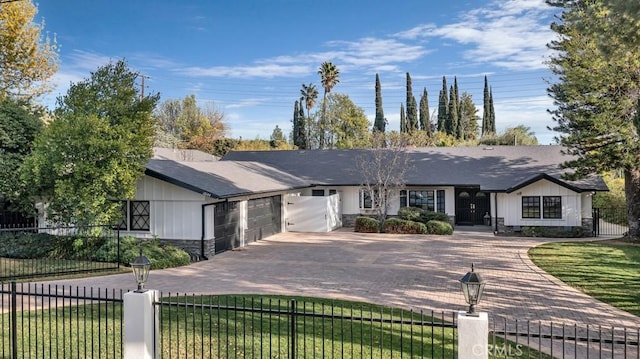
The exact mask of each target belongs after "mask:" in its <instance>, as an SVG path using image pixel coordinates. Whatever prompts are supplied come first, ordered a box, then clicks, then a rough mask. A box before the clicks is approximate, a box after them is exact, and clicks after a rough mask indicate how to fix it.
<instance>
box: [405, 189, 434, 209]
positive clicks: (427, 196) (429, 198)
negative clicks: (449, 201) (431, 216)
mask: <svg viewBox="0 0 640 359" xmlns="http://www.w3.org/2000/svg"><path fill="white" fill-rule="evenodd" d="M409 207H418V208H422V209H425V210H427V211H435V196H434V192H433V191H409Z"/></svg>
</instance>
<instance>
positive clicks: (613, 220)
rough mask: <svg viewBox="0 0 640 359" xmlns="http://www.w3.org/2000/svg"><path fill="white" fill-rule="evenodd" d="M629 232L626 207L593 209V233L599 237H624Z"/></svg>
mask: <svg viewBox="0 0 640 359" xmlns="http://www.w3.org/2000/svg"><path fill="white" fill-rule="evenodd" d="M628 231H629V224H628V222H627V209H626V208H625V207H604V208H594V209H593V233H594V235H595V236H596V237H597V236H620V237H622V236H624V235H625V234H626V233H627V232H628Z"/></svg>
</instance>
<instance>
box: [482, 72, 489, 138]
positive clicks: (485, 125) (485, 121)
mask: <svg viewBox="0 0 640 359" xmlns="http://www.w3.org/2000/svg"><path fill="white" fill-rule="evenodd" d="M490 101H491V97H490V95H489V81H488V80H487V75H484V93H483V105H482V107H483V109H482V136H484V135H487V134H489V132H490V131H489V123H490V122H491V105H490Z"/></svg>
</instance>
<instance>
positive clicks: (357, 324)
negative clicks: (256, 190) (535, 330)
mask: <svg viewBox="0 0 640 359" xmlns="http://www.w3.org/2000/svg"><path fill="white" fill-rule="evenodd" d="M87 295H89V293H87ZM292 299H295V300H296V303H297V311H298V313H300V312H305V313H311V312H313V313H316V316H314V317H311V316H304V315H301V314H298V315H297V317H296V319H295V328H296V336H295V338H296V342H297V346H296V347H297V349H296V355H297V357H300V358H304V357H307V358H314V357H315V358H325V357H336V358H370V357H374V358H400V357H405V358H451V357H454V356H455V353H454V352H455V345H456V342H457V340H456V333H455V331H454V330H453V329H451V328H443V327H441V326H437V325H431V324H430V323H438V322H442V321H443V319H444V321H448V320H451V319H452V318H451V317H450V316H449V317H445V318H442V317H441V316H435V318H433V317H432V316H431V315H432V313H431V312H429V313H416V312H412V311H406V310H401V309H397V308H389V307H383V306H378V305H373V304H368V303H359V302H349V301H339V300H329V299H321V298H307V297H286V296H248V295H241V296H238V295H228V296H179V297H167V298H163V302H165V303H167V302H168V303H171V305H162V306H161V307H160V314H161V323H160V330H161V340H160V342H159V346H160V351H161V354H162V357H164V358H200V357H206V358H245V357H246V358H256V357H265V358H267V357H268V358H287V357H290V356H291V353H290V350H289V348H290V344H291V342H290V338H291V322H292V320H291V316H290V315H289V314H288V313H289V312H290V309H291V307H290V305H291V300H292ZM47 301H49V299H46V298H45V305H52V304H54V300H53V299H51V302H49V303H47ZM87 303H88V304H87ZM74 304H78V305H69V304H68V303H66V304H65V305H64V306H59V307H58V308H57V309H56V308H52V309H43V308H40V309H37V310H31V311H22V312H18V316H17V328H18V335H17V337H16V338H17V342H18V357H20V358H57V357H60V358H63V357H102V358H120V357H122V350H121V345H122V344H121V336H122V332H121V324H122V312H121V311H122V305H121V304H120V303H90V302H86V303H85V302H83V301H82V300H80V301H79V302H77V303H74ZM225 306H229V307H236V308H240V307H244V308H262V309H263V310H269V311H271V312H270V313H258V312H251V311H240V310H226V309H225V308H224V307H225ZM0 309H7V308H0ZM341 317H350V318H349V319H347V318H341ZM380 319H383V320H386V321H387V322H386V323H379V321H380ZM390 319H394V321H395V322H394V323H391V322H389V320H390ZM400 321H403V322H402V323H400ZM421 322H422V323H423V324H420V323H421ZM9 325H10V314H9V313H4V314H2V315H0V327H1V328H2V330H1V331H0V346H1V347H2V348H0V355H1V356H2V357H9V356H10V354H11V353H10V351H11V345H10V342H11V339H12V338H11V337H10V335H9V333H10V330H9ZM495 340H496V341H495V344H496V345H497V346H498V348H505V347H507V348H508V347H511V348H516V347H517V346H516V345H515V343H512V342H505V341H504V340H503V339H502V338H499V337H497V338H496V339H495ZM493 343H494V342H493V339H492V338H490V339H489V344H491V345H493ZM522 350H523V351H522V354H523V355H522V356H520V357H523V358H538V357H543V358H546V357H545V356H539V353H538V352H536V351H535V350H529V349H527V348H523V349H522ZM432 352H433V354H432ZM498 353H499V355H497V356H496V357H497V358H506V357H509V356H508V355H505V354H508V353H509V352H506V351H504V350H502V351H500V350H498ZM490 357H491V358H493V356H490Z"/></svg>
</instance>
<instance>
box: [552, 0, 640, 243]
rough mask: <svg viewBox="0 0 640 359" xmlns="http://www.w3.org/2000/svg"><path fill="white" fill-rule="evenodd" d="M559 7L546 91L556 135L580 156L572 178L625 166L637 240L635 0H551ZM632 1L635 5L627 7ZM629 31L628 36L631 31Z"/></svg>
mask: <svg viewBox="0 0 640 359" xmlns="http://www.w3.org/2000/svg"><path fill="white" fill-rule="evenodd" d="M547 3H548V4H550V5H552V6H555V7H559V8H562V10H563V12H562V15H561V16H560V17H559V18H558V20H557V22H554V23H553V24H552V26H551V29H552V30H553V31H554V32H555V33H557V34H558V35H559V37H558V39H557V40H555V41H552V42H551V43H550V44H549V47H550V48H551V49H552V50H554V51H555V53H554V54H553V56H552V57H551V59H550V61H549V64H550V68H551V71H552V72H553V73H554V74H555V75H556V76H557V79H558V80H557V82H555V83H553V84H552V85H551V87H550V88H549V90H548V91H549V94H550V96H551V97H552V98H553V99H554V104H555V105H556V108H555V109H553V110H551V111H550V112H551V114H552V115H553V118H554V120H555V122H556V125H555V126H554V127H553V130H555V131H557V132H559V133H560V135H559V136H558V137H557V140H558V141H559V142H560V144H562V145H564V146H565V147H566V148H567V152H568V153H569V154H571V155H573V156H575V159H574V160H571V161H568V162H567V163H566V164H565V166H567V167H569V168H573V169H574V170H575V173H573V176H572V177H575V178H579V177H584V176H587V175H589V174H593V173H603V172H606V171H609V170H615V169H622V170H623V171H624V175H625V196H626V200H627V201H626V203H627V217H628V223H629V232H628V234H629V237H631V238H633V239H636V240H638V239H640V221H639V218H640V206H638V203H640V141H639V140H638V139H639V138H640V102H639V93H640V62H639V61H638V59H639V58H640V47H639V46H638V45H639V43H640V40H638V38H637V34H638V32H639V29H640V19H639V18H638V16H637V13H635V14H636V15H634V13H628V9H629V7H628V6H631V9H633V8H636V9H637V2H636V3H634V2H630V1H623V2H620V3H618V4H617V5H616V2H615V1H608V0H590V1H586V0H581V1H569V2H568V1H556V0H554V1H551V0H549V1H547ZM629 4H632V5H629ZM630 35H631V36H630Z"/></svg>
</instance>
